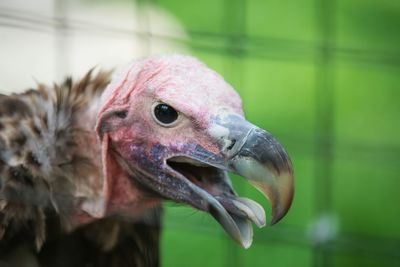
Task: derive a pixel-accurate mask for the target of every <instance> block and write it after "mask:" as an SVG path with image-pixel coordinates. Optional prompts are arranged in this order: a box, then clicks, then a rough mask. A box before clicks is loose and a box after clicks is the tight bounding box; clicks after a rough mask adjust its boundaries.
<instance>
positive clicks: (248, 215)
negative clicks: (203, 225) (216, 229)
mask: <svg viewBox="0 0 400 267" xmlns="http://www.w3.org/2000/svg"><path fill="white" fill-rule="evenodd" d="M215 198H216V199H217V200H218V202H219V203H221V205H222V206H223V208H224V209H225V210H226V212H227V214H226V215H227V216H229V217H230V218H229V219H227V218H225V220H227V221H229V222H230V223H227V221H225V220H221V218H216V219H217V221H218V222H219V223H220V224H221V225H222V226H223V227H224V229H225V230H226V231H227V232H228V233H229V234H230V235H231V236H232V237H233V239H235V240H236V241H237V242H238V243H239V244H240V245H241V246H242V247H244V248H248V247H250V245H251V243H252V240H253V228H252V225H251V222H253V223H254V224H256V225H257V226H258V227H259V228H261V227H263V226H265V222H266V219H265V212H264V209H263V208H262V207H261V205H260V204H258V203H257V202H255V201H253V200H251V199H248V198H239V197H235V196H231V197H226V196H216V197H215ZM228 214H229V215H228ZM214 217H215V216H214ZM228 225H229V226H230V227H227V226H228ZM232 225H233V226H232ZM230 228H234V229H235V231H232V229H230Z"/></svg>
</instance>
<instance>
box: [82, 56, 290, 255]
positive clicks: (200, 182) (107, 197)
mask: <svg viewBox="0 0 400 267" xmlns="http://www.w3.org/2000/svg"><path fill="white" fill-rule="evenodd" d="M98 107H99V108H98V109H97V111H96V113H97V115H96V116H97V117H96V133H97V136H98V140H99V143H100V146H101V149H100V151H99V154H101V162H102V164H101V166H102V170H103V173H104V179H103V180H102V181H101V186H99V188H101V194H100V195H101V197H100V198H98V199H97V200H96V201H93V200H91V201H86V202H84V203H83V204H82V209H83V210H84V211H85V212H86V213H88V214H90V216H92V217H97V218H99V217H104V216H105V215H109V214H134V213H137V212H138V211H139V210H143V209H145V208H148V207H152V206H154V205H158V204H159V203H160V201H162V200H171V201H174V202H178V203H183V204H187V205H190V206H192V207H193V208H195V209H198V210H201V211H205V212H207V213H209V214H210V215H211V216H213V217H214V218H215V220H217V221H218V223H220V224H221V226H222V227H223V228H224V229H225V231H226V232H227V233H228V234H229V235H230V236H231V237H232V238H233V239H234V240H235V241H237V242H238V243H239V244H240V245H242V246H243V247H245V248H247V247H249V246H250V244H251V242H252V234H253V233H252V225H251V223H252V222H253V223H254V224H256V225H257V226H258V227H262V226H264V225H265V224H266V218H265V212H264V210H263V208H262V207H261V206H260V205H259V204H258V203H256V202H255V201H252V200H250V199H247V198H241V197H239V196H238V195H237V194H236V193H235V190H234V189H233V187H232V184H231V181H230V179H229V177H228V175H227V173H228V172H232V173H236V174H238V175H240V176H242V177H243V178H245V179H247V180H248V181H249V182H250V183H251V184H252V185H253V186H254V187H256V188H257V189H258V190H260V191H261V192H262V193H263V194H264V195H265V197H267V198H268V200H269V201H270V203H271V205H272V219H271V224H274V223H276V222H278V221H279V220H280V219H281V218H282V217H283V216H284V215H285V214H286V213H287V211H288V209H289V207H290V205H291V202H292V197H293V170H292V165H291V162H290V159H289V157H288V155H287V153H286V152H285V150H284V148H283V147H282V145H280V144H279V143H278V141H277V140H276V139H275V138H274V137H273V136H272V135H271V134H270V133H268V132H266V131H265V130H263V129H260V128H259V127H257V126H255V125H253V124H252V123H250V122H248V121H247V120H246V119H245V118H244V115H243V110H242V105H241V99H240V97H239V95H238V94H237V93H236V92H235V91H234V89H233V88H232V87H231V86H230V85H229V84H228V83H227V82H226V81H225V80H224V79H223V78H222V77H221V76H220V75H218V74H217V73H216V72H214V71H213V70H211V69H209V68H208V67H207V66H206V65H204V64H203V63H201V62H199V61H198V60H196V59H194V58H192V57H188V56H180V55H168V56H158V57H152V58H147V59H143V60H139V61H136V62H134V63H133V64H131V65H130V66H129V67H128V68H127V69H125V70H124V71H122V72H121V73H120V74H118V75H116V76H115V77H114V78H113V80H112V81H111V83H110V84H109V85H108V87H107V88H106V90H105V91H104V93H103V94H102V97H101V100H100V101H99V104H98Z"/></svg>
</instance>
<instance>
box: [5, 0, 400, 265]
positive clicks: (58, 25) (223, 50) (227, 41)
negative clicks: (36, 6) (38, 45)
mask: <svg viewBox="0 0 400 267" xmlns="http://www.w3.org/2000/svg"><path fill="white" fill-rule="evenodd" d="M140 2H141V4H143V3H150V4H153V5H157V2H158V1H157V0H153V1H151V0H149V1H140ZM54 3H55V5H54V14H52V15H43V14H39V13H35V12H31V11H28V10H23V9H21V10H18V9H13V8H8V7H4V6H1V5H0V28H16V29H23V30H26V31H32V32H45V33H49V34H55V36H56V39H57V42H56V55H57V56H56V58H55V61H56V66H57V72H58V73H60V74H65V73H66V69H67V68H66V66H67V65H68V60H69V59H68V56H67V55H68V49H69V46H68V38H69V37H68V36H69V34H71V33H74V32H81V33H85V34H88V35H100V36H107V37H110V38H131V37H132V36H136V37H137V38H141V39H143V40H144V41H145V43H151V42H158V41H161V40H162V41H167V42H171V43H179V44H183V45H186V46H188V47H190V48H191V49H193V50H196V51H201V52H205V53H210V54H217V55H222V56H226V57H227V58H228V59H229V60H226V61H224V62H225V63H224V66H223V69H224V71H223V72H224V75H225V76H226V78H227V79H228V80H229V81H230V82H232V83H233V84H234V85H236V86H237V87H241V85H243V84H245V82H246V79H249V78H248V77H246V74H245V72H244V71H243V68H244V67H243V64H244V63H243V60H244V59H247V58H255V59H262V60H272V61H274V60H277V61H284V62H307V63H309V64H313V65H314V67H315V70H316V74H315V81H314V84H315V88H314V92H315V95H314V96H315V97H314V105H315V109H314V112H315V114H314V118H315V123H314V125H315V130H314V133H313V136H312V137H311V140H312V141H309V140H310V139H309V138H302V137H298V136H294V135H293V134H290V133H282V136H285V139H287V140H292V142H293V143H302V144H305V145H304V146H307V147H312V152H311V153H312V154H313V157H314V158H315V159H318V164H315V168H314V170H313V172H314V175H315V177H324V179H314V182H315V184H314V185H313V192H314V197H315V198H314V202H315V207H314V211H313V213H314V217H318V216H321V215H323V214H327V213H331V212H332V211H333V209H334V207H333V205H332V188H333V185H332V183H333V181H332V180H333V179H334V178H333V174H332V173H333V164H334V162H335V160H336V158H337V157H338V152H337V151H351V153H352V154H353V155H357V157H358V156H360V157H372V158H373V159H374V160H378V161H379V160H380V159H389V158H390V159H392V161H393V162H398V160H399V155H400V149H399V148H398V147H394V146H390V145H387V146H382V145H376V144H373V143H372V144H371V143H362V142H358V143H355V142H351V141H349V142H347V143H343V142H339V143H337V142H336V138H335V123H334V122H335V116H336V112H337V110H336V106H335V93H336V84H335V81H336V75H337V73H336V65H337V64H338V61H340V62H348V63H350V64H355V65H357V64H369V65H379V66H395V67H398V66H399V65H400V54H399V53H397V52H396V51H392V50H383V49H364V48H354V47H351V48H350V47H343V46H339V45H338V44H337V40H336V38H337V36H336V34H337V29H336V25H337V23H336V21H335V10H336V8H337V1H332V0H316V1H315V3H314V4H315V7H316V8H315V10H316V18H315V23H316V25H317V29H318V30H317V32H318V38H317V39H318V40H319V41H317V42H311V41H305V40H295V39H290V38H288V39H285V38H279V37H266V36H256V35H251V36H250V35H249V34H247V33H246V27H245V26H244V25H245V24H246V20H247V18H246V14H247V12H246V9H247V1H245V0H233V1H230V0H224V1H223V14H222V16H223V19H222V21H223V26H222V29H223V31H222V32H221V33H216V32H211V31H210V32H207V31H202V30H194V29H188V30H187V33H188V37H179V36H175V35H169V34H168V33H154V32H151V31H149V29H150V26H147V27H145V28H143V29H126V28H119V27H114V26H107V25H104V24H99V23H95V22H88V21H84V20H79V19H71V18H68V17H67V16H66V9H65V2H64V1H62V0H56V1H54ZM141 15H142V16H143V15H144V17H146V14H141ZM144 47H147V48H148V47H150V45H148V44H147V45H146V44H145V45H144ZM144 51H145V52H144V54H151V53H152V51H151V49H147V50H144ZM233 66H234V67H233ZM243 98H246V94H244V95H243ZM307 142H311V143H308V144H307ZM301 148H303V147H301ZM345 154H346V153H345ZM376 155H383V156H381V157H377V156H376ZM339 156H340V155H339ZM374 157H376V158H374ZM241 190H245V189H244V188H238V191H239V192H240V191H241ZM169 225H171V226H172V227H176V228H177V229H182V228H185V229H187V230H188V231H197V232H198V231H204V232H207V233H209V232H211V233H216V234H218V233H219V232H214V231H213V230H212V229H210V228H207V227H206V228H204V227H202V226H201V225H200V224H199V225H191V226H189V225H187V224H185V223H183V222H178V221H175V222H172V223H170V224H169ZM255 239H256V242H260V243H263V242H265V243H267V242H268V243H271V242H272V243H278V244H289V245H291V246H295V247H307V248H312V250H313V258H312V265H313V266H331V262H332V259H331V258H332V255H335V254H344V255H347V254H351V255H360V256H361V257H367V258H368V257H380V258H384V259H385V260H387V261H388V262H389V263H390V264H393V265H395V264H398V263H400V254H399V248H400V239H398V238H390V237H377V236H373V235H371V236H368V235H362V234H357V233H351V232H343V231H342V232H340V234H339V235H338V236H336V237H335V238H334V239H332V240H327V241H324V242H322V243H319V242H317V243H316V242H314V241H313V240H312V239H311V238H310V237H309V235H308V234H307V232H306V231H305V229H304V228H303V227H299V226H293V225H288V224H283V225H282V226H280V227H278V228H276V229H275V230H274V231H268V233H265V232H262V233H261V232H260V233H257V235H256V236H255ZM224 240H225V239H224ZM224 245H225V246H226V248H225V250H226V255H229V257H227V259H226V260H225V264H226V266H243V263H242V259H241V255H242V254H241V253H239V252H238V250H239V249H240V248H238V247H237V246H236V245H235V244H232V242H231V241H229V240H228V241H226V242H224Z"/></svg>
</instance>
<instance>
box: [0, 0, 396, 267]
mask: <svg viewBox="0 0 400 267" xmlns="http://www.w3.org/2000/svg"><path fill="white" fill-rule="evenodd" d="M138 7H139V8H138ZM171 20H174V21H175V22H171ZM0 47H1V49H0V57H1V61H0V72H1V73H2V77H1V79H0V89H8V88H10V89H15V88H20V89H23V88H26V87H29V86H32V85H34V82H33V81H32V76H33V77H35V79H37V80H39V81H43V82H46V83H48V82H51V81H53V80H59V79H61V77H64V76H65V75H66V74H70V73H73V74H74V75H82V74H83V73H85V72H86V71H87V69H89V68H90V67H92V66H94V65H96V64H98V66H102V67H108V66H115V65H117V64H121V63H123V61H124V60H131V59H132V58H136V57H139V56H142V55H148V54H153V53H160V52H172V51H185V52H186V53H189V54H193V55H195V56H197V57H198V58H200V59H201V60H203V61H205V62H206V63H207V64H208V65H209V66H210V67H211V68H213V69H215V70H217V71H218V72H220V73H221V74H222V75H223V76H224V77H225V79H226V80H227V81H228V82H230V83H231V84H232V85H233V86H234V87H235V88H236V90H238V92H239V93H240V95H241V96H242V98H243V104H244V109H245V112H246V115H247V117H248V119H249V120H250V121H252V122H253V123H255V124H257V125H259V126H261V127H263V128H265V129H267V130H268V131H270V132H271V133H273V134H274V135H275V136H276V137H277V138H278V139H279V140H280V141H281V143H282V144H284V146H285V147H286V150H287V151H288V152H289V154H290V155H291V159H292V161H293V164H294V169H295V174H296V193H295V198H294V202H293V205H292V208H291V210H290V211H289V213H288V215H287V216H286V217H285V218H284V219H283V220H282V221H281V222H280V223H279V224H278V225H276V226H273V227H265V228H263V229H261V230H259V229H255V234H254V242H253V245H252V247H251V248H249V249H248V250H244V249H242V248H241V247H239V246H238V245H237V244H236V243H234V242H233V241H232V240H231V239H229V238H228V236H227V235H226V234H225V233H224V232H223V231H222V229H221V227H220V226H219V225H218V224H217V223H216V222H215V221H214V220H213V219H212V218H211V217H210V216H209V215H207V214H205V213H201V212H195V211H193V210H192V209H191V208H187V207H182V206H179V205H174V204H168V205H167V209H166V214H165V220H164V221H165V222H164V230H163V236H162V265H163V266H167V267H187V266H190V267H203V266H210V267H213V266H229V267H231V266H232V267H259V266H296V267H297V266H316V267H319V266H321V267H322V266H324V267H325V266H328V267H329V266H400V207H399V203H400V193H399V192H398V191H399V190H400V137H399V135H400V123H399V121H400V119H399V117H400V103H399V102H400V86H399V85H398V84H399V82H400V1H399V0H197V1H190V0H186V1H185V0H116V1H107V0H69V1H66V0H36V1H26V0H0ZM182 48H183V49H182ZM232 179H233V182H234V185H235V188H236V189H237V191H238V192H239V193H240V194H241V195H245V196H247V197H250V198H252V199H254V200H257V201H259V202H260V203H261V204H262V205H263V206H264V207H266V210H267V214H269V211H270V210H269V209H270V208H269V204H268V203H267V201H266V200H264V199H263V198H262V196H261V195H260V194H259V193H258V192H256V191H255V190H254V189H252V188H250V187H249V186H248V185H247V184H245V183H244V182H242V180H241V179H240V178H239V177H232Z"/></svg>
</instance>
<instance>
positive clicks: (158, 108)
mask: <svg viewBox="0 0 400 267" xmlns="http://www.w3.org/2000/svg"><path fill="white" fill-rule="evenodd" d="M153 113H154V118H155V119H156V121H157V122H158V123H160V124H161V125H163V126H172V125H173V124H174V122H175V121H176V120H177V119H178V117H179V114H178V112H177V111H176V110H175V109H174V108H173V107H171V106H170V105H167V104H165V103H158V104H156V105H155V106H154V111H153Z"/></svg>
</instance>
